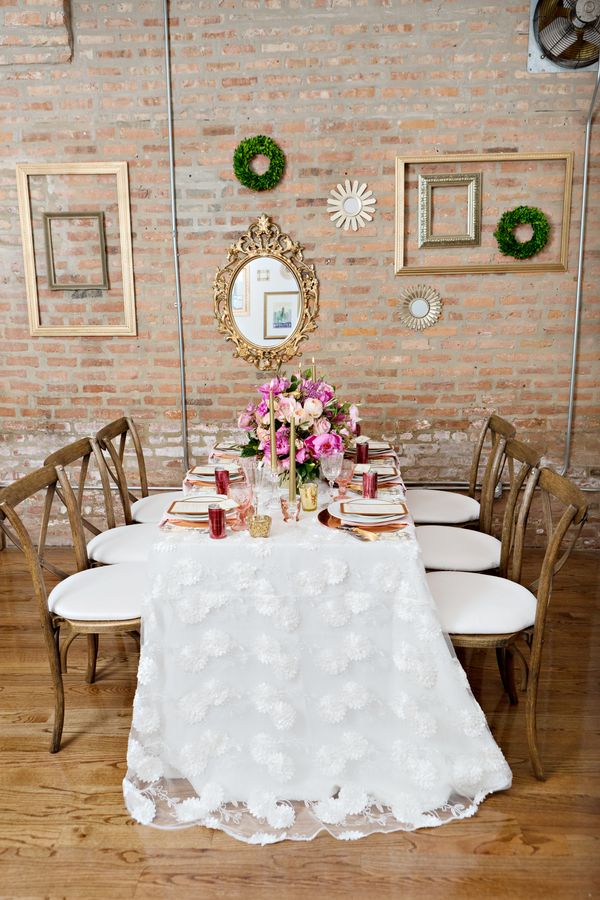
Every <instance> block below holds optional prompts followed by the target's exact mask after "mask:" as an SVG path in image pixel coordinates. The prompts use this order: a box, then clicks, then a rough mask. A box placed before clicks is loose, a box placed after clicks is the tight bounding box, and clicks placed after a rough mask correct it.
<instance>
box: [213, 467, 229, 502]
mask: <svg viewBox="0 0 600 900" xmlns="http://www.w3.org/2000/svg"><path fill="white" fill-rule="evenodd" d="M215 484H216V485H217V494H225V495H226V496H227V491H228V490H229V472H228V471H227V469H223V468H221V467H220V466H215Z"/></svg>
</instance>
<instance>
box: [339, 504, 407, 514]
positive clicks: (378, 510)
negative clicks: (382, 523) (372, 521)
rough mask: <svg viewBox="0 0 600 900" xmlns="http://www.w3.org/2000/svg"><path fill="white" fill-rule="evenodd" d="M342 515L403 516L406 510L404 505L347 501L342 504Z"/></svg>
mask: <svg viewBox="0 0 600 900" xmlns="http://www.w3.org/2000/svg"><path fill="white" fill-rule="evenodd" d="M340 509H341V511H342V513H343V515H360V516H405V515H406V514H407V513H408V510H407V508H406V506H405V505H404V503H402V502H400V501H399V502H398V503H385V502H383V503H372V502H370V501H369V500H349V501H347V502H345V503H342V504H341V506H340Z"/></svg>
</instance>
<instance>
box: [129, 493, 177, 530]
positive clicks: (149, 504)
mask: <svg viewBox="0 0 600 900" xmlns="http://www.w3.org/2000/svg"><path fill="white" fill-rule="evenodd" d="M174 500H183V491H165V493H164V494H151V495H150V497H142V499H141V500H136V501H135V503H132V504H131V515H132V517H133V520H134V522H142V523H145V524H154V525H156V524H157V523H158V522H160V520H161V519H162V517H163V516H164V514H165V513H166V511H167V509H168V508H169V506H170V505H171V503H173V501H174Z"/></svg>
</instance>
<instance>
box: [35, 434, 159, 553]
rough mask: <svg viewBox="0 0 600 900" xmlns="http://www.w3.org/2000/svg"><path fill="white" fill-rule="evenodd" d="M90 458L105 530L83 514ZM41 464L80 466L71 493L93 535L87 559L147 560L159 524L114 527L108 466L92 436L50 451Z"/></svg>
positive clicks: (85, 526)
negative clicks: (95, 470) (99, 491)
mask: <svg viewBox="0 0 600 900" xmlns="http://www.w3.org/2000/svg"><path fill="white" fill-rule="evenodd" d="M92 458H93V459H94V460H95V462H96V464H97V468H98V471H99V473H100V481H101V486H102V495H103V500H104V509H105V519H106V525H107V527H106V528H105V529H104V530H100V529H98V528H97V527H96V526H95V525H94V524H93V523H92V522H89V521H88V520H87V519H86V518H85V517H84V515H83V494H84V490H85V488H86V477H87V475H88V472H89V464H90V460H91V459H92ZM44 465H51V466H60V467H63V468H65V469H67V470H69V469H70V468H71V467H73V466H79V478H78V486H77V488H76V489H74V491H73V492H74V495H75V499H76V502H77V507H78V512H79V516H80V518H81V522H82V524H83V527H84V528H86V529H87V530H88V531H89V532H90V533H91V534H92V538H91V539H90V540H88V543H87V554H88V557H89V559H90V562H92V563H94V564H97V565H116V564H118V563H128V562H146V561H147V560H148V559H149V557H150V551H151V547H152V544H153V543H154V541H156V540H157V539H158V538H159V536H160V531H159V529H158V526H157V525H150V524H148V525H139V524H135V527H134V526H133V525H132V526H129V525H120V526H117V524H116V518H115V510H114V505H113V499H112V494H113V492H112V490H111V484H110V479H109V474H108V469H107V466H106V461H105V459H104V456H103V455H102V452H101V450H100V447H99V446H98V442H97V441H96V439H95V438H82V439H81V440H79V441H74V442H73V443H72V444H68V445H67V446H66V447H63V448H62V449H60V450H57V451H56V452H55V453H51V454H50V456H49V457H48V458H47V459H46V460H44ZM57 494H58V496H59V497H60V496H61V495H60V486H59V487H57ZM61 499H62V498H61Z"/></svg>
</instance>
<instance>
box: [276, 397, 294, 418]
mask: <svg viewBox="0 0 600 900" xmlns="http://www.w3.org/2000/svg"><path fill="white" fill-rule="evenodd" d="M295 412H296V401H295V400H294V398H293V397H280V398H279V403H278V406H277V418H278V419H280V420H285V421H286V422H290V421H291V418H292V416H293V415H294V414H295Z"/></svg>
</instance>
